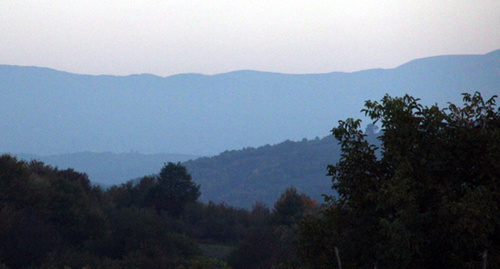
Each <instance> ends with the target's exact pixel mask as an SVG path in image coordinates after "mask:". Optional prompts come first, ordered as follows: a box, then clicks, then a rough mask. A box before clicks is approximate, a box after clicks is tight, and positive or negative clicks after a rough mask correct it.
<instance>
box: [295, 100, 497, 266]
mask: <svg viewBox="0 0 500 269" xmlns="http://www.w3.org/2000/svg"><path fill="white" fill-rule="evenodd" d="M495 98H496V96H493V97H491V98H490V99H488V100H484V99H483V97H482V96H481V95H480V93H478V92H476V93H475V94H472V95H471V94H464V95H463V101H464V104H463V107H458V106H456V105H454V104H451V103H450V104H449V105H448V107H447V108H445V109H440V108H439V107H438V106H437V105H434V106H430V107H427V106H425V107H424V106H422V105H421V104H420V103H419V99H415V98H413V97H411V96H408V95H406V96H404V97H402V98H399V97H396V98H393V97H390V96H385V97H384V98H383V99H382V100H381V101H380V102H376V101H367V102H366V104H365V109H363V110H362V111H363V112H364V113H365V114H366V115H367V116H369V117H370V118H371V119H372V120H373V122H374V123H380V124H381V125H382V131H381V135H380V137H379V139H380V142H381V146H380V148H377V147H376V146H374V145H372V144H370V143H368V142H367V141H366V139H365V134H363V132H362V131H360V120H353V119H347V120H346V121H340V122H339V126H338V127H337V128H334V129H333V130H332V132H333V134H334V136H335V137H336V138H337V139H338V140H339V141H340V142H339V143H340V145H341V148H342V155H341V159H340V161H339V162H338V163H337V164H336V165H330V166H329V167H328V169H329V175H330V176H331V177H332V182H333V185H332V187H333V189H335V190H336V191H337V192H338V196H336V197H334V196H329V197H327V199H328V201H329V204H328V207H327V209H325V210H324V211H323V212H322V214H321V215H320V216H317V217H311V218H309V219H308V220H306V221H303V222H302V223H301V234H300V240H301V241H300V242H301V243H300V245H301V249H302V254H303V255H304V256H305V258H306V259H308V260H309V261H311V264H314V265H315V267H316V268H331V267H332V266H334V265H335V264H336V258H335V254H334V249H335V247H337V248H338V249H339V250H340V254H341V255H340V256H341V258H342V265H343V266H344V267H345V268H373V267H374V266H377V267H379V268H471V267H474V268H479V266H481V265H483V264H486V262H487V264H488V266H491V268H494V267H499V266H500V237H499V235H500V229H499V228H500V226H499V224H500V215H499V214H498V209H499V206H500V193H499V192H498V188H499V185H498V183H499V179H500V154H499V152H500V109H498V108H496V104H495ZM325 238H327V239H326V240H325Z"/></svg>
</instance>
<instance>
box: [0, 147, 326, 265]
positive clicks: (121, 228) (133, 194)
mask: <svg viewBox="0 0 500 269" xmlns="http://www.w3.org/2000/svg"><path fill="white" fill-rule="evenodd" d="M0 190H1V192H0V268H231V267H229V265H231V266H232V268H270V267H271V266H277V265H279V264H285V263H294V262H297V258H296V257H297V255H296V252H295V248H294V246H293V245H292V244H291V242H293V241H294V239H295V238H296V235H297V231H298V230H297V225H296V224H295V222H296V221H297V220H299V219H300V218H301V217H302V216H303V215H305V214H306V212H310V211H312V210H314V209H315V208H316V202H315V201H313V200H311V199H310V198H308V197H307V196H305V195H303V194H298V193H297V191H296V190H295V189H293V188H290V189H288V190H287V192H286V193H283V194H282V196H281V198H280V199H279V200H278V201H277V202H276V206H275V208H274V210H273V211H271V210H270V209H269V208H268V207H266V206H264V205H262V204H258V203H257V204H255V206H254V207H253V209H252V210H244V209H237V208H234V207H230V206H227V205H225V204H214V203H211V202H210V203H208V204H204V203H200V202H198V201H197V199H198V197H199V195H200V192H199V186H198V185H196V184H194V183H193V181H192V180H191V176H190V175H189V173H188V172H187V170H186V168H185V167H184V166H183V165H181V164H179V163H178V164H174V163H168V164H165V165H164V167H163V168H162V169H161V171H160V173H159V174H158V176H146V177H143V178H142V179H141V180H140V181H138V182H136V181H130V182H128V183H126V184H122V185H120V186H114V187H112V188H110V189H109V190H106V191H104V190H103V189H101V188H100V187H97V186H92V185H91V184H90V181H89V180H88V178H87V176H86V175H85V174H82V173H78V172H76V171H74V170H72V169H67V170H59V169H57V168H53V167H51V166H47V165H45V164H43V163H41V162H38V161H32V162H29V163H27V162H24V161H18V160H17V159H16V158H14V157H12V156H9V155H2V156H0Z"/></svg>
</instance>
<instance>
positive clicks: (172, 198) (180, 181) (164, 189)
mask: <svg viewBox="0 0 500 269" xmlns="http://www.w3.org/2000/svg"><path fill="white" fill-rule="evenodd" d="M156 179H157V184H156V186H154V187H152V188H151V189H150V196H149V199H152V202H153V204H154V207H155V209H156V210H157V212H160V211H163V210H165V211H167V212H168V213H169V214H171V215H173V216H179V215H180V214H181V213H182V212H183V211H184V207H185V206H186V204H187V203H190V202H194V201H196V200H197V199H198V197H200V194H201V193H200V186H199V185H196V184H195V183H194V182H193V181H192V179H191V175H190V174H189V173H188V172H187V169H186V167H185V166H183V165H182V164H180V163H177V164H174V163H171V162H169V163H168V164H165V165H164V166H163V168H162V169H161V171H160V174H159V175H158V176H157V178H156Z"/></svg>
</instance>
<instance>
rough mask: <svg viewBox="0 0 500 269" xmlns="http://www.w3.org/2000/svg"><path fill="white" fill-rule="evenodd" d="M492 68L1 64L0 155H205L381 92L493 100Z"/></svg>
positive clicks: (315, 125)
mask: <svg viewBox="0 0 500 269" xmlns="http://www.w3.org/2000/svg"><path fill="white" fill-rule="evenodd" d="M409 60H410V59H409ZM499 72H500V50H496V51H494V52H491V53H488V54H485V55H452V56H437V57H430V58H424V59H418V60H413V61H410V62H408V63H406V64H403V65H401V66H399V67H396V68H393V69H372V70H364V71H359V72H353V73H342V72H333V73H327V74H278V73H267V72H257V71H235V72H230V73H225V74H216V75H211V76H207V75H200V74H184V75H175V76H170V77H159V76H153V75H131V76H89V75H78V74H70V73H66V72H60V71H56V70H53V69H48V68H39V67H21V66H8V65H0V92H1V98H2V102H1V103H0V137H1V139H0V152H6V153H12V154H18V153H22V152H25V153H32V154H38V155H53V154H61V153H74V152H84V151H91V152H114V153H118V152H130V151H139V152H141V153H145V154H151V153H158V152H163V153H182V154H193V155H198V156H213V155H215V154H219V153H220V152H223V151H224V150H234V149H241V148H244V147H249V146H250V147H258V146H261V145H265V144H266V143H269V144H276V143H280V142H282V141H284V140H286V139H290V140H292V141H297V140H300V139H302V138H303V137H306V138H308V139H312V138H314V137H316V136H324V135H326V134H327V132H328V131H329V130H330V129H331V128H332V126H334V125H335V124H336V122H337V120H341V119H346V118H348V117H354V118H358V117H360V116H361V115H360V114H359V110H360V109H361V108H362V104H363V102H364V101H366V100H378V99H379V98H380V97H381V96H384V95H385V94H386V93H388V94H390V95H392V96H403V95H404V94H410V95H412V96H414V97H416V98H421V99H422V102H423V104H425V105H433V104H434V103H438V104H440V105H441V106H445V105H446V102H453V103H459V102H460V101H461V97H460V94H461V93H463V92H471V91H476V90H477V91H480V92H481V93H482V94H484V95H485V96H491V95H493V94H497V93H498V85H500V73H499Z"/></svg>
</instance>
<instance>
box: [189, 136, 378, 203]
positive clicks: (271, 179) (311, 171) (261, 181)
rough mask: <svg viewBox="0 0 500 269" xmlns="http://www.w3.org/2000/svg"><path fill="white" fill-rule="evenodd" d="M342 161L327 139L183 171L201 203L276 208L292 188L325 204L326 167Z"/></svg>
mask: <svg viewBox="0 0 500 269" xmlns="http://www.w3.org/2000/svg"><path fill="white" fill-rule="evenodd" d="M376 136H377V135H376V134H373V133H371V135H370V136H369V137H368V139H369V141H372V142H375V137H376ZM339 158H340V146H339V145H338V141H337V140H336V139H335V138H334V137H333V136H327V137H325V138H323V139H319V138H316V139H313V140H307V139H303V140H302V141H298V142H293V141H290V140H287V141H285V142H282V143H279V144H276V145H273V146H271V145H266V146H263V147H258V148H245V149H242V150H233V151H226V152H223V153H221V154H220V155H217V156H214V157H205V158H199V159H196V160H190V161H187V162H185V163H184V165H185V166H186V167H187V168H188V171H189V172H190V173H191V175H192V177H193V180H194V181H195V182H196V183H198V184H201V192H202V195H201V197H200V199H201V200H202V201H214V202H217V203H221V202H224V203H227V204H228V205H231V206H236V207H245V208H250V207H251V206H252V205H254V204H255V203H256V202H263V203H265V204H266V205H268V206H270V207H272V204H273V203H274V202H275V201H276V200H277V199H278V198H279V196H280V194H281V193H283V192H284V191H285V190H286V188H288V187H291V186H293V187H295V188H297V190H298V191H300V192H303V193H305V194H307V195H309V196H310V197H311V198H314V199H316V200H318V201H319V202H322V201H323V197H322V194H332V192H331V185H332V182H331V179H330V178H329V177H327V176H326V174H327V165H328V164H335V163H336V162H337V161H338V160H339Z"/></svg>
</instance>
